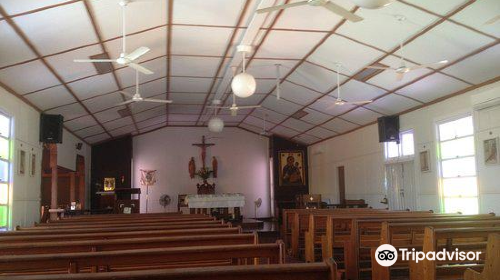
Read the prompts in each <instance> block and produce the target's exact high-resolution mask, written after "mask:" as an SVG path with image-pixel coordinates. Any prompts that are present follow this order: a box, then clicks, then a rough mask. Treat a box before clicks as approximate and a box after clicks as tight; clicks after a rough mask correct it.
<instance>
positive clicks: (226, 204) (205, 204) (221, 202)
mask: <svg viewBox="0 0 500 280" xmlns="http://www.w3.org/2000/svg"><path fill="white" fill-rule="evenodd" d="M186 203H187V205H188V207H189V208H231V207H243V206H245V196H244V195H242V194H240V193H224V194H188V195H187V196H186Z"/></svg>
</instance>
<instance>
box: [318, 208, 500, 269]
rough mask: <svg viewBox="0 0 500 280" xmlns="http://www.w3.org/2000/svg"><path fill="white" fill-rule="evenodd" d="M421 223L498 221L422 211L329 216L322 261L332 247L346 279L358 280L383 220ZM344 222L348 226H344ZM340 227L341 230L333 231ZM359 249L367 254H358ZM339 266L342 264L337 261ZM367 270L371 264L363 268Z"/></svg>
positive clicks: (375, 244)
mask: <svg viewBox="0 0 500 280" xmlns="http://www.w3.org/2000/svg"><path fill="white" fill-rule="evenodd" d="M418 219H420V220H427V221H431V220H440V221H449V220H450V219H451V220H467V219H472V220H475V219H497V217H495V216H494V215H491V214H484V215H470V216H464V215H459V214H444V215H443V214H432V215H429V214H426V213H421V212H407V213H400V212H399V213H384V214H367V215H365V216H364V217H360V216H359V215H352V216H340V217H339V216H331V217H330V218H329V219H328V221H327V234H326V236H325V237H322V242H323V243H322V256H323V258H324V259H326V258H330V257H333V256H334V251H333V250H334V248H336V250H339V251H341V255H342V256H343V263H344V265H345V271H346V275H347V278H348V279H359V277H360V270H361V266H360V257H361V256H364V257H365V258H364V259H365V260H366V261H368V262H369V261H370V259H371V257H370V254H371V247H375V246H378V244H379V242H380V234H381V228H382V223H383V222H384V221H394V222H395V221H398V220H399V221H402V222H408V221H417V220H418ZM346 223H349V224H350V225H348V226H345V224H346ZM338 224H341V225H342V227H341V229H342V230H341V231H340V232H336V230H337V229H338V228H339V226H338ZM360 249H362V250H365V251H366V252H360ZM339 262H340V263H342V262H341V261H339ZM364 270H370V265H369V263H368V265H367V266H366V267H365V268H364Z"/></svg>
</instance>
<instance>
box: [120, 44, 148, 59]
mask: <svg viewBox="0 0 500 280" xmlns="http://www.w3.org/2000/svg"><path fill="white" fill-rule="evenodd" d="M147 52H149V48H148V47H140V48H137V49H135V51H133V52H131V53H129V54H128V55H126V56H125V57H126V58H128V59H130V60H136V59H138V58H139V57H141V56H143V55H144V54H146V53H147Z"/></svg>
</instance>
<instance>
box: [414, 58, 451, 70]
mask: <svg viewBox="0 0 500 280" xmlns="http://www.w3.org/2000/svg"><path fill="white" fill-rule="evenodd" d="M445 63H448V60H441V61H439V62H436V63H429V64H422V65H415V66H412V67H408V69H410V71H411V70H417V69H422V68H429V67H433V66H438V65H441V64H445Z"/></svg>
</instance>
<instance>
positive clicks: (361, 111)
mask: <svg viewBox="0 0 500 280" xmlns="http://www.w3.org/2000/svg"><path fill="white" fill-rule="evenodd" d="M379 117H382V115H381V114H378V113H375V112H373V111H371V110H367V109H365V108H363V107H358V108H356V109H354V110H352V111H350V112H347V113H345V114H344V115H342V118H343V119H345V120H347V121H350V122H353V123H356V124H359V125H365V124H368V123H370V122H373V121H375V120H376V119H377V118H379Z"/></svg>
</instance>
